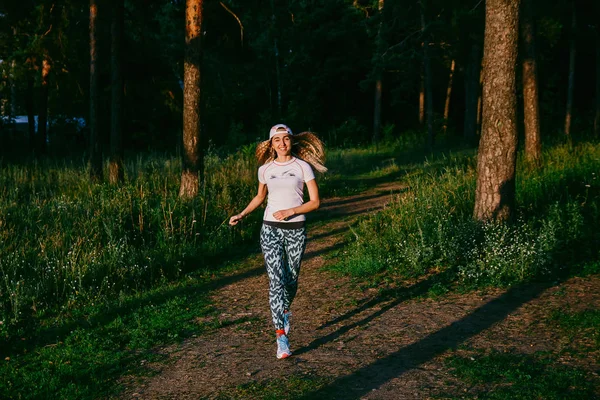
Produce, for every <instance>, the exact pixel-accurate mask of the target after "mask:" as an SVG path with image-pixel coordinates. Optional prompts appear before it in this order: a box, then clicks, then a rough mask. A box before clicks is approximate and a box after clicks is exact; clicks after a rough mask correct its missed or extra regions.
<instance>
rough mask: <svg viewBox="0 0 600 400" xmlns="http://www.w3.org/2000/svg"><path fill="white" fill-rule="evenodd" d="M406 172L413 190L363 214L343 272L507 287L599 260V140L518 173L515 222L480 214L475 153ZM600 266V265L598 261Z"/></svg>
mask: <svg viewBox="0 0 600 400" xmlns="http://www.w3.org/2000/svg"><path fill="white" fill-rule="evenodd" d="M405 171H406V173H405V174H404V176H403V179H404V181H405V183H406V184H407V186H408V188H409V190H408V191H407V192H406V193H404V194H401V195H399V196H398V198H397V200H396V201H395V203H394V204H393V205H392V206H390V207H388V208H386V210H384V211H383V212H381V213H378V214H376V215H373V216H369V217H366V218H364V219H363V220H362V221H360V222H359V224H358V225H357V226H356V227H355V228H354V230H353V234H352V235H351V236H350V237H351V240H352V244H351V246H350V247H349V249H348V254H347V255H346V256H345V257H344V258H343V259H342V260H340V262H339V263H338V266H337V269H338V270H341V271H344V272H347V273H349V274H351V275H354V276H356V277H362V278H366V279H369V278H368V277H370V276H373V275H374V274H378V273H380V272H382V271H387V272H390V273H392V274H399V275H401V276H403V277H416V276H421V275H423V274H427V273H428V272H430V271H432V270H435V271H439V270H446V271H451V272H452V273H451V274H448V275H447V276H448V277H450V278H449V279H450V280H449V281H448V282H447V284H448V285H456V284H458V285H459V286H461V287H467V288H468V287H481V286H487V285H500V286H504V285H509V284H514V283H518V282H526V281H530V280H532V279H538V278H543V277H546V278H548V277H554V278H556V277H558V276H561V275H564V274H566V273H573V272H577V271H583V270H584V269H587V272H592V271H589V268H588V267H585V266H586V265H587V266H590V265H594V263H595V262H596V261H597V260H598V259H600V253H599V250H598V246H597V243H600V232H599V231H598V229H596V227H597V226H599V224H600V212H599V205H600V182H599V181H598V179H597V174H598V173H599V172H600V145H594V144H588V143H584V144H581V145H579V146H577V147H575V148H571V147H568V146H558V147H554V148H551V149H548V150H546V151H545V152H544V161H543V164H542V167H541V168H538V169H536V168H532V166H530V165H527V164H526V163H525V162H524V161H523V160H520V161H519V167H518V171H517V209H516V213H515V214H516V218H515V220H514V221H512V222H511V223H500V224H498V223H486V224H481V223H478V222H476V221H474V220H473V218H472V212H473V208H474V201H475V199H474V197H475V184H476V156H475V155H474V154H468V153H456V154H454V155H451V156H443V157H436V158H433V159H431V160H430V161H427V162H425V163H424V164H421V165H420V167H417V168H410V167H407V168H406V170H405ZM596 265H597V264H596Z"/></svg>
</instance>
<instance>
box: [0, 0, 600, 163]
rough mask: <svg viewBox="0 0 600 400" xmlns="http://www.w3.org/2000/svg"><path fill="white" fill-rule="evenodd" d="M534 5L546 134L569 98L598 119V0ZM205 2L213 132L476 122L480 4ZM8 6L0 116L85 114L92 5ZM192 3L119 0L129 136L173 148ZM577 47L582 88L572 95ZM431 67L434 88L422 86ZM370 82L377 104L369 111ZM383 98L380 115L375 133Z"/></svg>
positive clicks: (220, 139) (349, 136)
mask: <svg viewBox="0 0 600 400" xmlns="http://www.w3.org/2000/svg"><path fill="white" fill-rule="evenodd" d="M115 4H116V3H115V2H112V1H111V2H105V1H99V2H98V13H97V57H98V61H97V62H98V65H97V74H98V88H99V92H98V96H99V105H98V107H99V108H98V113H99V114H98V115H99V123H100V127H99V137H100V139H101V141H102V143H103V148H104V149H105V152H106V148H107V146H108V142H109V137H110V135H109V134H108V132H109V128H110V126H109V125H110V124H109V121H110V118H109V114H110V88H111V68H110V65H111V62H110V53H111V20H112V18H113V14H114V10H115V7H116V6H115ZM529 8H530V9H531V11H530V13H531V17H530V18H531V20H532V22H533V25H534V27H533V32H534V34H535V49H536V57H537V60H538V67H537V74H538V75H539V99H540V113H541V114H540V117H541V118H540V119H541V121H542V129H543V130H544V134H545V135H547V136H550V135H556V134H557V133H560V131H561V130H563V126H564V125H565V122H564V118H565V113H566V108H567V106H568V105H569V104H568V103H570V105H569V106H570V107H572V118H571V124H572V125H573V126H574V127H576V128H577V129H576V130H577V131H587V132H591V131H592V130H593V128H594V126H593V121H594V116H595V114H596V113H597V109H598V107H597V105H595V103H594V100H595V99H596V98H597V97H598V96H597V95H596V93H595V91H596V88H595V81H597V78H596V74H597V72H596V71H597V69H598V68H597V62H596V54H597V52H598V50H597V49H598V44H597V42H598V26H597V21H598V18H597V17H596V16H597V15H598V13H597V12H598V10H597V8H598V7H597V6H596V5H595V4H594V2H583V1H582V2H573V1H566V0H565V1H554V2H551V3H545V2H544V3H542V2H540V1H537V0H531V4H530V7H529ZM204 9H205V10H204V15H205V18H204V21H203V28H202V29H203V33H202V37H203V62H202V75H203V78H204V79H203V98H204V104H205V110H204V112H203V118H202V124H203V127H204V129H205V132H206V138H207V139H208V140H209V141H211V142H212V143H214V144H215V145H216V146H223V145H226V146H229V147H238V146H240V145H243V144H246V143H250V142H252V141H254V140H255V139H256V137H257V136H260V133H259V132H262V131H264V129H265V126H270V125H271V124H272V122H273V121H278V120H285V121H286V122H288V123H289V124H290V125H291V126H297V127H301V129H304V128H306V129H314V130H316V131H317V132H319V133H321V134H322V135H323V136H324V139H325V140H327V141H328V143H329V144H330V145H341V144H344V143H365V142H369V141H371V140H372V139H373V137H375V139H377V138H379V137H384V138H387V137H388V136H394V135H400V134H401V132H403V131H405V130H407V129H420V128H421V126H422V124H423V123H425V126H426V125H427V114H429V115H430V116H431V117H432V120H431V123H432V124H433V125H434V126H433V130H434V131H435V132H438V134H439V133H440V132H442V129H441V128H442V127H443V126H446V125H447V126H448V135H449V136H450V137H457V138H458V137H462V136H463V135H466V136H467V137H468V136H471V135H473V132H475V130H474V129H473V122H472V120H474V119H475V120H476V117H475V118H473V116H472V115H471V114H473V111H472V109H471V108H473V106H472V104H476V101H477V100H476V99H477V98H478V96H479V89H478V88H479V84H478V82H477V81H478V79H479V76H478V75H479V72H480V63H481V58H482V54H483V31H484V9H485V4H484V2H477V1H473V2H471V3H469V2H467V3H465V2H459V1H451V2H448V1H435V0H426V1H425V0H424V1H422V2H415V1H403V0H396V1H390V0H388V1H386V2H385V3H384V1H383V0H381V1H364V0H363V1H359V0H354V1H345V0H333V1H332V0H329V1H319V0H313V1H309V0H306V1H290V0H288V1H281V0H271V1H268V2H259V1H252V0H246V1H233V0H231V1H225V2H212V1H211V2H205V4H204ZM0 13H1V17H0V18H1V20H2V23H1V24H0V27H1V28H0V29H1V33H0V59H2V64H1V66H2V85H1V89H0V93H1V98H2V115H3V116H10V115H15V114H16V115H27V114H28V113H30V114H34V115H39V116H40V118H44V115H45V114H46V112H47V115H48V116H49V118H51V119H52V120H53V121H54V120H56V121H57V122H56V123H57V124H58V123H59V122H60V121H61V117H74V116H78V117H84V118H86V119H87V118H88V117H89V104H88V102H89V90H90V86H89V79H90V78H89V63H90V53H89V45H90V43H89V4H87V2H81V1H72V0H55V1H49V0H48V1H43V0H39V1H14V0H8V1H4V2H2V5H0ZM184 13H185V2H184V1H183V0H172V1H164V0H147V1H125V4H124V30H123V35H124V37H123V61H122V65H123V73H122V74H123V81H124V97H123V104H122V110H123V114H124V119H123V123H124V125H123V132H126V135H125V136H124V146H125V149H127V150H139V149H147V148H153V149H173V148H174V147H175V146H177V144H178V143H179V140H180V139H179V138H180V135H181V130H182V118H181V114H182V107H183V105H182V98H183V93H182V90H183V89H182V88H183V60H184V48H185V40H184V37H185V32H184V29H185V25H184V20H185V16H184ZM425 44H427V45H426V46H425ZM520 54H521V56H523V52H522V51H521V52H520ZM570 54H574V63H573V64H574V70H573V73H574V74H573V76H574V78H573V81H572V83H571V84H572V85H573V87H574V89H573V92H572V93H574V94H573V96H572V98H571V100H570V101H569V97H568V88H569V84H570V82H571V81H570V80H569V73H570V72H569V70H570V68H571V65H570V56H569V55H570ZM424 55H427V58H428V59H427V60H424V58H425V57H424ZM424 61H426V64H427V65H428V66H427V68H425V66H424ZM425 70H427V71H429V73H428V74H425ZM519 74H520V72H519ZM425 75H427V76H425ZM428 76H429V77H430V83H429V85H428V86H430V87H429V88H422V86H425V85H424V83H425V82H427V81H428V79H427V78H428ZM450 80H451V82H450ZM377 82H380V88H381V89H380V90H381V97H380V98H381V103H380V107H381V109H380V111H377V110H376V111H375V112H374V108H375V104H376V103H377V101H376V97H377V96H374V95H373V94H374V92H375V87H376V83H377ZM518 85H519V86H520V85H521V83H520V80H518ZM425 89H427V91H426V92H425ZM421 91H423V92H424V93H427V94H430V96H423V97H425V98H427V97H429V100H430V101H431V104H430V107H431V110H430V111H431V112H430V113H424V110H423V109H422V108H423V105H421V109H420V105H419V101H420V100H419V99H420V93H421ZM519 93H521V91H519ZM425 103H427V102H426V101H425V102H424V104H425ZM475 107H476V106H475ZM377 112H380V123H379V127H375V132H374V131H373V128H374V125H373V123H374V120H376V118H375V117H374V114H376V113H377ZM476 112H477V111H475V113H476ZM519 112H520V113H521V112H522V106H520V107H519ZM424 114H425V117H424ZM445 118H447V119H448V121H447V122H445ZM519 126H522V124H519ZM392 127H393V128H392ZM42 129H43V126H42ZM378 129H382V132H377V130H378ZM571 130H573V129H571ZM49 134H50V141H49V143H50V146H51V147H53V150H54V151H59V150H62V151H64V150H65V147H64V146H62V143H63V142H64V141H66V140H73V141H75V144H76V145H79V146H80V149H76V148H73V147H72V146H69V147H68V149H69V150H68V152H69V153H71V152H73V151H76V150H82V149H85V148H86V147H85V145H84V144H83V143H81V139H82V138H80V137H69V136H68V133H67V132H65V129H60V127H59V125H52V126H51V132H50V133H49ZM40 135H44V132H40ZM386 135H387V136H386ZM3 136H6V133H4V132H3ZM34 137H36V136H35V135H34V134H33V133H32V136H31V139H33V138H34ZM37 137H38V138H39V135H37ZM43 145H44V141H43V140H41V139H40V140H38V146H43ZM6 148H7V145H5V146H3V150H2V151H3V152H6V151H5V149H6Z"/></svg>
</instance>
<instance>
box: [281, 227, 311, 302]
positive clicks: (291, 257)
mask: <svg viewBox="0 0 600 400" xmlns="http://www.w3.org/2000/svg"><path fill="white" fill-rule="evenodd" d="M283 236H284V247H285V255H286V259H285V263H284V277H283V279H284V281H283V284H284V286H283V288H284V291H283V309H284V310H285V311H289V309H290V306H291V305H292V302H293V301H294V298H295V297H296V292H297V291H298V276H299V274H300V264H301V262H302V255H303V254H304V250H305V249H306V228H300V229H284V230H283Z"/></svg>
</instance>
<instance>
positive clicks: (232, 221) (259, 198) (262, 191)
mask: <svg viewBox="0 0 600 400" xmlns="http://www.w3.org/2000/svg"><path fill="white" fill-rule="evenodd" d="M266 197H267V185H265V184H264V183H260V182H259V183H258V193H257V194H256V196H254V198H253V199H252V200H250V203H248V205H247V206H246V208H244V210H243V211H242V212H241V213H239V214H236V215H234V216H233V217H231V218H229V225H232V226H233V225H236V224H237V223H238V222H240V221H241V220H242V218H244V217H245V216H246V215H248V214H250V213H251V212H252V211H254V210H256V209H257V208H258V206H260V205H261V204H262V203H263V201H265V198H266Z"/></svg>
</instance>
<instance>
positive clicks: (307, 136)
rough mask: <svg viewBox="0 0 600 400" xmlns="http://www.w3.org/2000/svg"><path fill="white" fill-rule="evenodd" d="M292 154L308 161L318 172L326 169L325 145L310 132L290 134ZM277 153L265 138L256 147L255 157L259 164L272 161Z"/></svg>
mask: <svg viewBox="0 0 600 400" xmlns="http://www.w3.org/2000/svg"><path fill="white" fill-rule="evenodd" d="M291 139H292V155H294V156H295V157H297V158H300V159H302V160H304V161H306V162H307V163H309V164H310V165H311V166H312V167H313V168H314V169H316V170H317V171H319V172H325V171H327V167H325V165H324V164H325V146H323V142H321V140H320V139H319V138H318V137H317V136H316V135H315V134H314V133H312V132H302V133H299V134H297V135H291ZM276 157H277V153H276V152H275V149H274V148H273V146H271V140H265V141H264V142H261V143H259V144H258V146H257V147H256V159H257V160H258V164H259V165H263V164H266V163H268V162H271V161H273V160H274V159H275V158H276Z"/></svg>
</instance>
